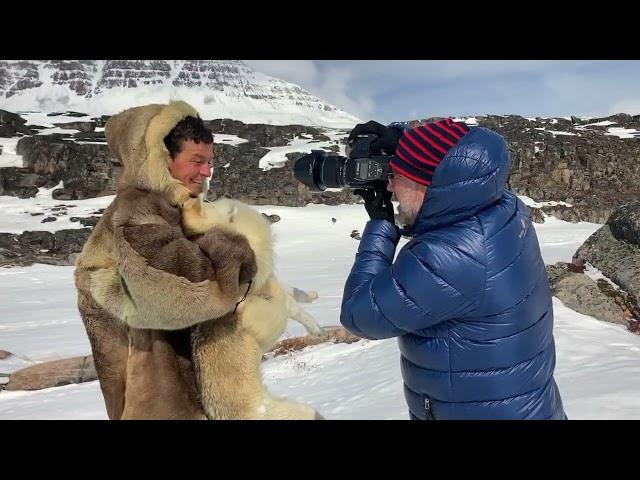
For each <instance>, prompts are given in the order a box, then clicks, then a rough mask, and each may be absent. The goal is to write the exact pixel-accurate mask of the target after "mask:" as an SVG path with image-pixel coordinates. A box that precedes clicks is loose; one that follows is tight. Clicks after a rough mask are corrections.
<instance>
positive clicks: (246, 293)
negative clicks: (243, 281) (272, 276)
mask: <svg viewBox="0 0 640 480" xmlns="http://www.w3.org/2000/svg"><path fill="white" fill-rule="evenodd" d="M252 282H253V280H249V286H248V287H247V291H246V292H244V297H242V300H240V301H239V302H238V303H236V308H234V309H233V313H236V310H238V305H240V304H241V303H242V302H244V301H245V300H246V298H247V295H248V294H249V289H250V288H251V283H252Z"/></svg>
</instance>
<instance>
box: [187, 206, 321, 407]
mask: <svg viewBox="0 0 640 480" xmlns="http://www.w3.org/2000/svg"><path fill="white" fill-rule="evenodd" d="M213 227H215V228H217V229H221V230H228V231H229V232H230V233H233V234H241V235H243V236H244V237H245V238H246V239H247V240H248V242H249V245H250V246H251V248H252V250H253V251H254V253H255V256H256V263H257V273H256V275H255V276H254V278H253V281H252V285H251V287H250V289H249V290H248V291H247V295H246V298H245V300H244V301H242V302H241V303H240V304H239V305H238V310H237V312H238V319H239V320H238V323H237V324H233V323H228V322H227V323H225V322H220V321H218V322H211V323H210V322H205V323H203V324H200V325H199V326H198V327H197V333H196V335H194V339H195V341H194V342H193V352H194V357H196V358H197V356H199V355H203V356H206V357H207V358H216V359H217V361H216V362H215V363H203V362H196V365H199V366H200V368H198V369H197V375H198V385H200V386H201V387H202V386H207V388H201V391H200V394H201V399H202V403H203V406H204V408H205V411H206V413H207V415H208V416H209V417H210V418H225V419H227V418H240V419H313V418H319V416H318V414H317V413H316V411H315V410H314V409H313V408H311V407H309V406H306V405H303V404H300V403H296V402H291V401H288V400H285V399H282V398H276V397H274V396H272V395H271V394H269V392H267V390H266V389H265V388H264V386H263V385H262V380H261V375H260V363H261V359H262V354H263V353H264V352H267V351H268V350H269V349H271V347H273V345H275V343H276V342H277V340H278V339H279V338H280V336H281V335H282V333H283V332H284V330H285V328H286V324H287V319H288V318H294V319H296V320H298V321H299V322H300V323H302V324H303V325H304V326H305V328H307V330H308V331H309V333H312V334H315V335H318V334H320V335H322V334H324V330H323V329H322V328H321V327H320V326H319V325H318V324H317V322H316V321H315V319H314V318H313V317H311V316H310V315H309V314H308V313H307V312H305V311H304V310H303V309H302V308H301V307H300V306H299V305H298V303H297V301H296V300H295V298H294V297H293V295H292V292H291V291H290V290H289V291H287V289H285V288H284V287H283V285H282V284H281V283H280V282H279V281H278V280H277V278H276V277H275V275H274V258H273V236H272V232H271V227H270V225H269V222H268V221H267V220H266V219H265V218H264V217H263V216H262V215H261V214H260V213H259V212H257V211H256V210H255V209H254V208H252V207H250V206H249V205H246V204H244V203H242V202H239V201H237V200H231V199H227V198H222V199H219V200H217V201H215V202H213V203H205V202H203V200H202V196H199V197H198V198H196V199H190V200H188V201H187V202H184V204H183V206H182V228H183V230H184V231H185V233H186V234H187V235H197V234H202V233H205V232H207V231H208V230H210V229H211V228H213ZM313 296H314V295H313V294H312V295H311V297H313ZM316 296H317V295H316ZM238 329H241V330H242V331H243V332H244V337H243V339H244V341H243V343H242V345H243V348H242V351H240V352H239V351H237V345H236V347H235V349H233V350H232V349H231V348H229V346H227V345H226V343H227V342H226V338H232V337H233V336H237V334H238ZM229 370H233V371H234V372H235V373H234V375H233V377H232V378H233V379H234V382H233V383H231V382H228V381H227V378H228V376H227V375H226V374H225V372H227V371H229ZM238 373H240V375H238ZM239 380H240V381H239Z"/></svg>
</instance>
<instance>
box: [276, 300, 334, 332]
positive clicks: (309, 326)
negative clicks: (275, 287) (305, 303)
mask: <svg viewBox="0 0 640 480" xmlns="http://www.w3.org/2000/svg"><path fill="white" fill-rule="evenodd" d="M286 307H287V317H288V318H291V319H293V320H295V321H296V322H299V323H300V324H302V326H304V328H305V329H306V330H307V332H308V333H309V334H310V335H315V336H318V337H327V336H328V335H329V334H328V333H327V331H326V330H325V329H324V328H322V327H321V326H320V325H319V324H318V322H317V321H316V319H315V318H313V317H312V316H311V314H309V313H308V312H306V311H305V310H304V309H303V308H302V307H301V306H300V305H299V304H298V302H296V300H295V298H293V295H291V294H290V293H289V292H287V295H286Z"/></svg>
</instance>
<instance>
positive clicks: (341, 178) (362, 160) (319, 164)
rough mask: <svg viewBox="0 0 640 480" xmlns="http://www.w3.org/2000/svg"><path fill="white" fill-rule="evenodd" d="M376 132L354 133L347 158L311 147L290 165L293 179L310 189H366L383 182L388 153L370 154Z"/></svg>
mask: <svg viewBox="0 0 640 480" xmlns="http://www.w3.org/2000/svg"><path fill="white" fill-rule="evenodd" d="M377 138H378V136H377V135H372V134H368V135H358V136H357V137H356V138H355V140H354V141H353V145H352V148H351V151H350V152H349V158H347V157H342V156H340V155H338V154H335V153H330V152H325V151H324V150H312V151H311V153H309V154H307V155H304V156H303V157H301V158H300V159H299V160H298V161H297V162H296V163H295V165H294V167H293V175H294V176H295V177H296V180H298V181H299V182H301V183H303V184H304V185H306V186H307V187H309V189H310V190H311V191H314V192H322V191H324V190H326V189H327V188H344V187H347V188H352V189H356V188H370V189H373V188H375V187H376V184H380V183H386V182H387V178H388V175H389V160H391V155H373V152H371V143H372V142H374V141H375V140H376V139H377Z"/></svg>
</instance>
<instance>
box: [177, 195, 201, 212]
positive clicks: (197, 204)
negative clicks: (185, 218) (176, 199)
mask: <svg viewBox="0 0 640 480" xmlns="http://www.w3.org/2000/svg"><path fill="white" fill-rule="evenodd" d="M181 209H182V211H183V212H188V213H190V214H193V215H202V214H203V204H202V198H201V197H200V196H198V197H195V198H189V199H188V200H185V202H184V203H183V204H182V207H181Z"/></svg>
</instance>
